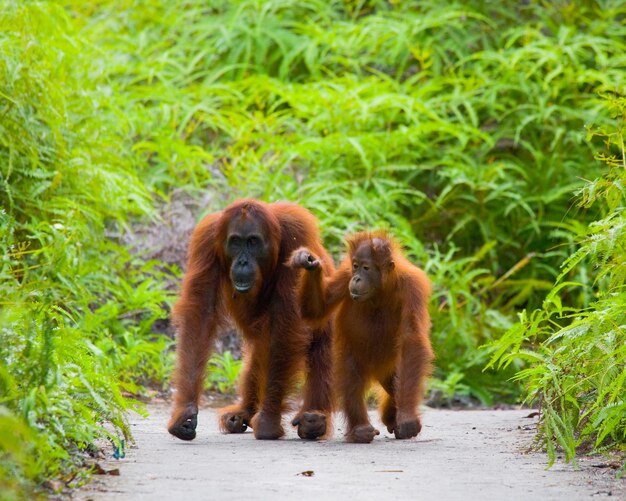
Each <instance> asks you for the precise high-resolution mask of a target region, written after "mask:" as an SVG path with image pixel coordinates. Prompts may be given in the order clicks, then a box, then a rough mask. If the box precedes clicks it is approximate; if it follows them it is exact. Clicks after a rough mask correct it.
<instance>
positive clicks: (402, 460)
mask: <svg viewBox="0 0 626 501" xmlns="http://www.w3.org/2000/svg"><path fill="white" fill-rule="evenodd" d="M148 411H149V412H150V416H149V418H147V419H143V418H141V417H135V418H133V419H132V421H131V423H132V430H133V433H134V436H135V439H136V445H135V446H133V447H131V448H129V449H128V450H127V454H126V458H125V459H123V460H120V461H117V460H115V459H110V460H107V461H102V462H100V464H101V465H102V466H103V467H104V468H105V469H106V470H109V469H113V468H119V469H120V475H119V476H111V475H98V476H95V477H94V480H93V481H92V482H91V483H90V484H89V485H87V486H86V487H84V488H83V489H82V490H80V491H78V492H77V493H76V494H75V496H74V497H75V498H77V499H83V500H86V499H93V500H111V499H125V500H127V499H132V500H159V499H164V500H165V499H167V500H170V499H174V500H176V499H190V500H204V499H219V500H228V499H250V500H256V499H268V500H276V499H294V500H298V501H304V500H325V501H326V500H335V499H336V500H346V499H347V500H350V499H351V498H354V499H358V500H359V501H364V500H377V501H383V500H387V499H394V500H400V499H419V500H431V499H432V500H435V499H436V500H473V499H480V500H481V501H485V500H517V499H520V500H525V501H530V500H533V501H536V500H543V499H555V500H557V499H558V500H563V499H565V500H567V501H574V500H579V499H580V500H586V499H602V498H609V499H626V479H622V480H614V478H613V476H614V471H613V470H610V469H608V468H598V467H594V466H593V465H594V464H595V465H598V464H601V463H604V462H605V460H604V459H603V458H598V457H597V458H594V459H583V460H581V461H580V469H579V470H575V468H574V467H572V466H570V465H563V464H557V465H555V466H554V467H553V468H551V469H550V470H546V469H545V468H546V465H547V458H546V456H545V454H541V453H525V452H524V449H525V448H526V447H527V445H528V444H530V443H531V441H532V436H533V432H532V428H533V426H532V425H533V424H534V423H535V422H536V418H527V417H526V416H527V415H528V414H529V411H527V410H525V411H517V410H513V411H442V410H431V409H428V410H426V411H425V412H424V414H423V424H424V428H423V430H422V433H421V434H420V436H419V438H417V439H413V440H406V441H401V440H396V439H394V438H393V435H391V434H389V433H387V431H386V430H385V429H384V427H383V426H382V425H380V422H379V420H378V418H377V416H376V415H375V414H374V413H372V422H373V423H375V426H376V425H377V424H378V425H379V426H378V428H379V429H380V431H381V435H380V436H378V437H376V438H375V439H374V442H373V443H372V444H365V445H361V444H347V443H345V442H344V441H343V437H342V431H341V428H342V427H343V423H341V421H340V420H337V422H336V424H335V429H336V431H335V435H334V437H333V438H332V439H330V440H328V441H323V442H305V441H302V440H300V439H299V438H297V435H296V434H295V432H294V431H293V430H292V429H291V427H288V428H289V430H288V435H287V437H286V438H285V439H282V440H279V441H259V440H255V439H254V437H253V435H252V433H251V432H247V433H245V434H243V435H223V434H221V433H220V432H219V431H218V427H217V414H216V411H215V409H210V408H206V409H202V410H201V411H200V416H199V424H198V436H197V438H196V439H195V440H194V441H193V442H182V441H180V440H178V439H176V438H173V437H171V436H170V435H168V434H167V432H166V431H165V424H166V422H167V418H168V414H169V408H168V407H167V406H164V405H150V406H149V407H148ZM303 472H312V474H311V473H303ZM307 475H311V476H307Z"/></svg>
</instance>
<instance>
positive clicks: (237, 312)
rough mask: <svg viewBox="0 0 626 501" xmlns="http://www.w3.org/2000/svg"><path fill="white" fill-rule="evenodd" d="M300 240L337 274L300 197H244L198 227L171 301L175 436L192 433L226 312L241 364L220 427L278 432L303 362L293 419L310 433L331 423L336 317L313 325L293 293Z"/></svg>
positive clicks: (260, 434)
mask: <svg viewBox="0 0 626 501" xmlns="http://www.w3.org/2000/svg"><path fill="white" fill-rule="evenodd" d="M300 246H307V247H309V248H311V249H312V250H313V251H314V252H315V253H316V255H317V256H320V257H319V259H320V260H321V261H322V262H323V263H324V273H328V274H330V273H332V271H333V263H332V260H331V259H330V257H329V256H328V254H327V252H326V251H325V250H324V248H323V247H322V244H321V242H320V236H319V231H318V228H317V221H316V219H315V217H314V216H313V215H312V214H311V213H310V212H308V211H307V210H305V209H303V208H302V207H300V206H298V205H296V204H291V203H272V204H267V203H263V202H259V201H255V200H240V201H237V202H235V203H233V204H232V205H230V206H228V207H227V208H226V209H224V210H223V211H222V212H218V213H216V214H211V215H209V216H207V217H205V218H204V219H203V220H202V221H201V222H200V223H199V224H198V226H197V227H196V228H195V230H194V232H193V234H192V237H191V242H190V247H189V260H188V265H187V270H186V273H185V276H184V279H183V286H182V293H181V296H180V299H179V300H178V302H177V303H176V305H175V306H174V315H173V316H174V323H175V325H176V326H177V329H178V337H177V348H176V351H177V361H176V371H175V375H174V382H175V387H176V395H175V403H174V409H173V412H172V417H171V419H170V422H169V425H168V431H169V432H170V433H171V434H172V435H174V436H176V437H178V438H180V439H182V440H193V439H194V438H195V436H196V426H197V415H198V400H199V396H200V393H201V391H202V385H203V381H204V374H205V367H206V364H207V360H208V357H209V354H210V351H211V348H212V346H213V344H214V338H215V333H216V330H217V328H218V326H220V324H222V323H223V322H224V320H225V319H227V318H232V319H233V320H234V321H235V323H236V325H237V327H238V328H239V330H240V331H241V333H242V334H243V340H244V363H243V370H242V374H241V383H240V388H239V394H240V401H239V403H237V404H235V405H231V406H229V407H226V408H225V409H222V411H221V416H220V428H221V429H222V431H223V432H225V433H242V432H244V431H245V430H246V429H247V427H248V426H250V427H252V429H253V431H254V436H255V437H256V438H258V439H277V438H279V437H281V436H282V435H283V434H284V430H283V427H282V424H281V414H282V412H283V410H284V401H285V396H286V394H287V392H288V390H289V389H290V387H291V386H292V384H293V383H294V379H295V376H296V373H297V372H299V371H300V369H304V371H305V375H306V382H305V385H304V396H303V404H302V408H301V409H300V411H299V412H298V414H297V415H296V417H295V419H294V420H293V421H292V425H294V426H298V435H299V436H300V437H301V438H307V439H314V438H318V437H322V436H324V435H325V434H326V433H327V431H330V430H332V426H331V423H330V419H331V412H332V408H331V407H332V406H331V400H332V397H331V332H330V325H329V323H328V322H326V323H323V322H322V323H319V325H318V326H317V327H316V328H310V327H308V326H307V325H306V324H305V323H304V322H303V320H302V316H301V313H300V307H299V304H298V298H297V296H296V294H295V290H296V287H297V280H298V273H299V272H298V270H294V269H292V268H290V267H288V266H287V263H286V260H288V259H289V256H290V255H291V253H292V251H293V250H294V249H296V248H298V247H300Z"/></svg>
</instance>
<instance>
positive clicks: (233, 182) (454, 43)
mask: <svg viewBox="0 0 626 501" xmlns="http://www.w3.org/2000/svg"><path fill="white" fill-rule="evenodd" d="M624 16H626V6H624V4H623V2H619V1H610V0H609V1H601V2H576V3H568V2H552V3H546V2H537V1H531V2H521V3H518V4H507V3H505V2H500V3H498V2H496V3H485V2H480V1H477V0H467V1H459V2H453V3H441V2H434V1H425V2H386V1H382V0H379V1H376V0H369V1H367V0H344V1H340V0H333V1H329V2H326V1H321V0H304V1H298V2H296V1H295V0H269V1H260V0H239V1H237V2H224V1H210V2H206V1H204V0H173V1H165V0H133V1H130V0H102V1H99V2H79V1H77V0H63V1H57V2H53V1H43V0H42V1H28V2H20V1H17V0H6V1H5V2H4V3H3V4H2V7H1V9H0V26H1V28H2V29H0V46H2V49H3V50H2V52H1V53H0V54H1V55H0V117H1V118H0V169H1V170H0V175H1V177H0V181H1V182H0V200H1V202H2V211H1V212H0V234H1V238H0V245H1V246H2V252H3V256H4V258H3V260H2V263H1V264H0V276H1V282H0V287H1V289H2V298H3V299H2V303H1V304H2V306H1V308H2V309H1V310H0V318H1V320H2V327H1V328H0V361H1V365H0V488H1V489H2V490H3V492H8V493H14V495H15V496H16V497H17V496H19V495H20V493H24V492H27V491H28V490H29V489H31V490H32V489H33V488H34V487H35V486H37V485H40V484H41V483H42V481H43V480H44V479H46V478H53V477H55V478H62V479H64V481H65V482H67V483H69V482H70V480H71V479H72V478H73V475H74V474H75V473H76V471H77V467H79V466H80V465H81V464H82V461H83V458H84V454H85V452H88V451H89V450H90V448H91V447H92V444H93V443H94V440H95V439H96V438H97V437H109V438H111V439H113V440H117V439H118V438H119V437H122V436H124V435H125V434H127V429H126V426H125V423H124V410H125V409H127V408H128V407H129V406H131V405H133V403H132V401H131V400H128V399H126V398H124V395H125V394H127V393H128V394H137V393H140V392H141V391H142V390H141V387H142V386H143V385H146V384H151V385H155V384H156V385H160V386H164V385H166V384H167V378H168V374H169V371H170V368H171V350H169V347H170V346H171V344H172V342H171V340H170V339H169V338H167V337H165V336H161V335H158V334H155V333H154V332H153V331H154V330H155V328H154V325H155V321H156V320H158V319H160V318H163V317H166V316H167V314H168V313H167V305H168V304H169V303H170V301H171V299H172V296H171V292H169V291H170V290H171V287H170V286H169V282H168V281H169V280H170V276H171V270H172V269H174V271H175V272H176V269H175V267H174V268H172V267H170V266H169V265H168V263H164V262H161V261H159V260H158V259H152V258H150V259H148V258H146V257H145V255H142V254H141V253H138V252H137V249H136V248H133V247H132V246H131V245H128V244H127V242H128V240H127V239H126V238H125V234H126V232H127V229H128V228H129V227H130V225H131V224H135V225H136V224H141V225H146V226H148V225H155V226H158V225H160V224H164V220H163V217H164V216H163V214H160V213H159V212H158V211H157V210H156V209H157V207H162V206H163V205H164V204H165V205H166V206H167V204H168V202H169V201H170V200H171V199H172V197H174V196H178V195H179V194H180V193H181V192H182V193H184V194H185V196H186V197H188V198H189V199H192V200H194V201H200V200H202V201H203V202H204V203H203V205H204V207H205V209H204V210H205V212H209V211H212V210H216V209H219V208H221V207H223V206H224V205H225V204H227V203H228V202H229V201H231V200H233V199H235V198H238V197H241V196H249V197H257V198H261V199H263V200H268V201H271V200H277V199H288V200H293V201H297V202H300V203H301V204H303V205H304V206H305V207H308V208H309V209H311V210H312V211H313V212H314V213H315V214H316V215H317V216H318V217H319V219H320V221H321V224H322V230H323V235H324V238H325V241H326V243H327V244H328V247H329V249H330V250H331V251H332V252H333V254H334V255H335V256H336V257H337V258H339V257H340V254H341V253H342V252H343V244H342V240H343V237H344V235H345V234H346V233H348V232H350V231H353V230H358V229H363V228H368V227H378V226H382V227H387V228H389V229H390V230H391V231H392V233H394V234H395V235H397V237H398V238H399V239H400V240H401V241H402V242H403V243H404V244H405V246H406V248H407V250H408V252H409V253H410V255H411V258H412V259H413V260H414V261H415V262H416V263H418V264H419V265H421V266H422V267H423V268H424V269H425V270H426V271H427V273H428V274H429V276H431V278H432V280H433V283H434V284H435V297H434V299H433V303H432V309H431V311H432V315H433V320H434V328H433V343H434V346H435V348H436V351H437V374H436V381H435V382H434V384H433V386H434V388H436V389H438V390H440V391H441V393H442V394H443V395H444V398H449V399H452V398H453V397H454V396H458V395H465V396H467V397H469V398H472V399H474V400H478V401H481V402H483V403H485V404H490V403H492V402H494V401H496V400H502V399H514V398H516V397H517V396H518V395H519V393H520V385H519V384H517V383H516V382H511V381H509V378H510V377H511V376H513V375H514V374H515V373H516V372H518V371H520V370H522V372H519V373H518V376H517V377H518V379H522V380H524V381H527V383H526V385H524V387H525V388H526V390H527V392H528V393H527V395H528V398H530V399H532V398H535V397H542V398H541V399H540V401H541V403H542V405H543V406H544V409H545V413H544V418H543V421H542V423H543V424H542V426H543V428H542V430H543V433H544V436H545V437H546V443H547V444H552V443H553V440H552V439H556V441H557V443H558V444H559V445H560V446H561V447H564V448H565V449H566V450H567V451H568V457H571V455H572V454H573V451H574V449H575V446H577V445H579V444H580V443H582V442H583V441H588V440H591V441H592V442H593V443H594V444H596V445H597V446H599V447H600V446H608V445H610V444H614V443H619V442H623V441H624V435H623V431H624V423H623V420H620V419H622V418H620V416H621V414H620V412H621V411H622V410H623V405H624V404H623V391H620V390H621V389H622V388H623V382H624V377H625V376H624V373H623V372H620V370H622V367H621V366H620V365H619V364H616V363H614V361H617V360H619V357H620V356H621V357H622V358H623V339H624V338H623V324H624V322H623V316H622V317H620V316H619V314H620V310H621V311H624V309H623V304H624V299H623V297H622V296H623V282H624V269H623V266H622V267H620V266H618V264H619V263H620V262H621V263H623V262H624V248H623V243H622V242H623V240H624V239H623V238H622V239H621V241H620V238H621V237H623V231H622V225H623V182H624V179H623V176H622V175H621V174H620V173H621V172H622V171H621V170H620V168H619V167H618V166H617V165H615V164H616V163H619V162H620V161H623V139H622V143H621V144H622V146H621V147H620V146H619V144H620V143H619V141H618V139H617V138H619V137H622V138H623V134H622V135H621V136H620V135H619V134H620V133H619V131H618V132H615V133H613V132H609V131H611V130H612V129H610V127H611V124H612V123H613V122H614V118H615V117H614V113H613V115H612V114H611V112H610V110H608V109H607V107H606V106H605V105H604V103H603V100H602V98H601V95H602V94H607V93H609V92H615V91H617V95H619V94H620V93H622V94H623V92H624V85H625V83H626V76H625V74H624V71H623V68H624V65H625V64H626V42H625V40H626V25H625V24H624V22H623V20H624ZM613 95H615V94H613ZM616 106H617V104H616ZM586 124H594V125H593V128H592V129H590V130H591V131H592V133H591V134H590V135H589V136H588V137H586V136H585V132H586V131H585V125H586ZM607 134H613V135H611V136H607ZM602 138H603V139H604V140H605V141H608V142H609V143H612V144H613V146H610V147H609V148H610V149H608V150H607V152H606V153H605V156H604V157H598V159H597V160H594V157H593V155H594V154H593V152H594V150H597V149H598V142H597V140H598V139H602ZM611 155H612V156H613V157H611ZM607 161H608V164H609V165H610V166H611V167H610V169H609V172H608V173H607V167H606V165H607V163H606V162H607ZM585 179H597V181H594V182H587V181H584V180H585ZM620 183H621V184H620ZM576 190H579V191H580V190H582V191H580V193H581V195H580V196H581V197H582V198H581V200H582V201H583V203H582V205H580V206H578V207H576V206H575V205H574V204H573V193H574V192H575V191H576ZM620 190H621V191H620ZM620 207H622V208H621V209H620ZM201 215H202V214H200V213H199V214H197V216H198V217H200V216H201ZM594 221H595V222H594ZM592 222H593V224H591V225H590V226H589V224H590V223H592ZM581 235H586V237H585V239H584V240H582V243H580V244H579V243H578V242H579V241H580V236H581ZM620 260H621V261H620ZM563 262H566V263H567V264H566V265H565V266H564V267H563V268H561V264H562V263H563ZM596 266H597V268H596ZM555 279H556V280H557V285H556V286H554V287H553V284H554V281H555ZM573 282H575V283H577V284H582V285H574V284H573ZM620 284H622V285H620ZM620 287H621V288H620ZM546 294H547V296H546ZM523 309H526V310H525V311H527V312H529V313H523V314H522V315H523V322H522V323H516V322H515V316H516V314H517V313H518V312H520V311H522V310H523ZM622 315H623V313H622ZM620 318H621V320H620ZM505 332H506V334H505V336H504V337H503V338H502V340H501V341H498V340H500V338H501V337H502V334H503V333H505ZM598 339H600V340H601V342H596V343H595V344H594V345H593V349H591V348H590V347H589V346H588V343H592V341H593V340H596V341H597V340H598ZM494 342H495V343H500V344H495V345H494V344H493V343H494ZM620 343H621V344H620ZM485 344H490V345H491V346H492V349H491V351H490V350H484V349H480V347H481V346H483V345H485ZM574 348H575V349H574ZM494 350H495V351H494ZM498 350H499V351H498ZM510 350H514V351H513V352H510ZM619 350H622V351H621V352H620V351H619ZM494 353H495V354H496V358H495V359H493V358H492V359H491V362H492V365H491V366H490V368H489V369H488V370H486V371H484V370H483V368H484V366H485V364H487V363H488V362H489V361H490V357H493V356H494ZM592 356H593V357H594V358H593V359H592V358H591V357H592ZM214 360H217V359H214ZM219 360H220V362H219V364H218V365H219V367H221V369H219V370H218V371H215V372H212V373H211V374H210V375H209V381H211V378H217V379H215V382H216V383H215V384H217V386H218V388H219V386H220V384H222V385H226V386H223V389H225V388H226V387H230V386H232V383H233V379H234V377H235V374H236V372H237V363H236V362H237V361H235V360H232V359H230V358H227V356H226V355H224V356H223V357H222V359H219ZM222 362H223V363H222ZM496 362H497V363H496ZM216 363H217V362H216ZM220 364H221V365H220ZM572 364H573V365H572ZM498 365H501V366H502V367H503V370H501V371H497V370H495V368H497V366H498ZM609 369H610V370H609ZM220 371H222V374H221V375H219V374H220ZM216 375H217V376H216ZM620 399H621V400H620ZM34 450H37V451H38V454H37V455H34V454H32V451H34ZM35 457H37V458H38V459H36V460H35V459H33V458H35Z"/></svg>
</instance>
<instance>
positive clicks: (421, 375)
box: [290, 231, 434, 443]
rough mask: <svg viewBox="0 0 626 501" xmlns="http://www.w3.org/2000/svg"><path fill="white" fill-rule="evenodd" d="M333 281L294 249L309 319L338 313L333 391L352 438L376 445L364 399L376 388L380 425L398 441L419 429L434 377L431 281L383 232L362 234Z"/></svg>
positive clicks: (319, 263) (308, 253)
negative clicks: (422, 405) (420, 410)
mask: <svg viewBox="0 0 626 501" xmlns="http://www.w3.org/2000/svg"><path fill="white" fill-rule="evenodd" d="M348 248H349V252H348V255H347V256H346V258H345V260H344V261H343V262H342V264H341V265H340V266H339V268H338V269H337V271H336V272H335V273H334V274H333V275H332V276H330V277H329V276H327V275H328V273H327V270H326V266H327V265H326V261H325V259H324V258H323V257H321V258H320V257H318V255H317V253H316V252H314V251H313V250H311V249H308V248H301V249H298V250H296V251H295V252H294V253H293V255H292V257H291V260H290V264H291V266H292V267H293V268H303V269H304V270H306V271H305V272H304V276H303V277H302V280H301V285H300V296H301V307H302V314H303V317H304V318H306V319H308V320H309V321H310V322H312V323H313V324H314V325H315V324H316V323H319V324H320V325H321V322H322V321H325V319H327V318H328V315H329V313H331V312H332V311H334V310H336V316H335V320H334V336H335V350H334V352H335V367H336V371H335V388H336V389H337V391H338V393H339V397H340V400H341V404H342V407H343V411H344V413H345V415H346V417H347V421H348V431H347V433H346V439H347V440H348V441H350V442H365V443H367V442H371V441H372V440H373V438H374V436H375V435H378V434H379V432H378V430H376V429H375V428H374V427H373V426H372V425H371V424H370V422H369V419H368V416H367V407H366V402H365V392H366V390H367V388H368V385H369V384H370V383H371V382H372V381H377V382H379V383H380V385H381V386H382V388H383V389H384V390H385V394H384V397H383V399H382V401H381V404H380V414H381V420H382V422H383V423H384V424H385V426H386V427H387V430H388V431H389V432H390V433H392V432H393V433H394V435H395V437H396V438H411V437H415V436H416V435H417V434H418V433H419V432H420V430H421V428H422V426H421V422H420V418H419V414H418V406H419V403H420V402H421V400H422V397H423V393H424V389H425V388H424V386H425V382H426V378H427V377H428V375H429V374H430V373H431V371H432V361H433V358H434V357H433V351H432V348H431V344H430V337H429V333H430V317H429V315H428V299H429V296H430V292H431V290H430V282H429V280H428V278H427V277H426V274H425V273H424V272H423V271H422V270H420V269H419V268H417V267H416V266H414V265H412V264H411V263H410V262H409V261H408V260H407V259H406V258H405V257H404V255H403V254H402V252H401V250H400V248H399V246H398V245H397V244H396V243H395V242H394V241H393V240H392V239H391V238H390V237H389V236H388V235H387V234H386V233H385V232H381V231H378V232H373V233H368V232H364V233H358V234H356V235H354V236H352V237H351V238H349V239H348Z"/></svg>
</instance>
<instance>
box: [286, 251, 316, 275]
mask: <svg viewBox="0 0 626 501" xmlns="http://www.w3.org/2000/svg"><path fill="white" fill-rule="evenodd" d="M290 264H291V267H292V268H303V269H305V270H309V271H311V270H316V269H318V268H319V267H320V266H321V265H322V263H321V262H320V260H319V259H317V257H316V256H315V255H313V254H311V251H309V249H307V248H306V247H300V248H299V249H296V250H295V251H294V252H293V254H292V255H291V260H290Z"/></svg>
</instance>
